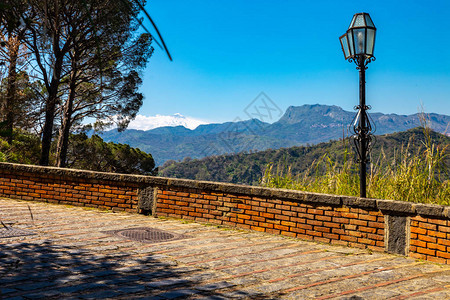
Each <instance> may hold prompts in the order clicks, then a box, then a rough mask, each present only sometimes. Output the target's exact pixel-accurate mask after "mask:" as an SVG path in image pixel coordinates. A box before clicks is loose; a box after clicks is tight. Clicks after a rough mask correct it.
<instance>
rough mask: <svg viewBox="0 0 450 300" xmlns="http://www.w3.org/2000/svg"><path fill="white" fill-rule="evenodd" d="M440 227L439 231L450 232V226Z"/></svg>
mask: <svg viewBox="0 0 450 300" xmlns="http://www.w3.org/2000/svg"><path fill="white" fill-rule="evenodd" d="M438 228H439V231H442V232H447V233H449V232H450V226H439V227H438Z"/></svg>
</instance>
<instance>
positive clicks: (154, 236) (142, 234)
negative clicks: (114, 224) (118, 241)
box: [105, 227, 186, 243]
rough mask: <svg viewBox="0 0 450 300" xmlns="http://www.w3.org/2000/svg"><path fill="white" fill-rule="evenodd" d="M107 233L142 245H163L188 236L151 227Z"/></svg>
mask: <svg viewBox="0 0 450 300" xmlns="http://www.w3.org/2000/svg"><path fill="white" fill-rule="evenodd" d="M105 233H107V234H112V235H115V236H119V237H122V238H125V239H128V240H133V241H138V242H142V243H161V242H169V241H174V240H180V239H183V238H186V236H185V235H182V234H178V233H173V232H167V231H164V230H160V229H156V228H150V227H138V228H129V229H122V230H112V231H105Z"/></svg>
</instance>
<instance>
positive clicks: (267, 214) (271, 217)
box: [260, 213, 275, 219]
mask: <svg viewBox="0 0 450 300" xmlns="http://www.w3.org/2000/svg"><path fill="white" fill-rule="evenodd" d="M260 216H261V217H264V218H269V219H273V218H274V217H275V215H274V214H271V213H261V214H260Z"/></svg>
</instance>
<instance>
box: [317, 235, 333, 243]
mask: <svg viewBox="0 0 450 300" xmlns="http://www.w3.org/2000/svg"><path fill="white" fill-rule="evenodd" d="M314 240H315V241H317V242H321V243H327V244H328V243H330V239H327V238H323V237H318V236H315V237H314Z"/></svg>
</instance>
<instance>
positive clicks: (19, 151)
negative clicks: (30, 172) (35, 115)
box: [0, 130, 40, 164]
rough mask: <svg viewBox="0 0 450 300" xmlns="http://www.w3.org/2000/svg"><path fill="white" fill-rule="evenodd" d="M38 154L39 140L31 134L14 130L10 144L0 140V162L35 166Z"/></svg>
mask: <svg viewBox="0 0 450 300" xmlns="http://www.w3.org/2000/svg"><path fill="white" fill-rule="evenodd" d="M39 154H40V141H39V138H38V137H37V136H36V135H34V134H31V133H27V132H24V131H20V130H15V131H14V134H13V142H12V144H11V145H10V144H8V143H7V142H6V140H4V139H0V161H2V162H13V163H21V164H37V163H38V161H39Z"/></svg>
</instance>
